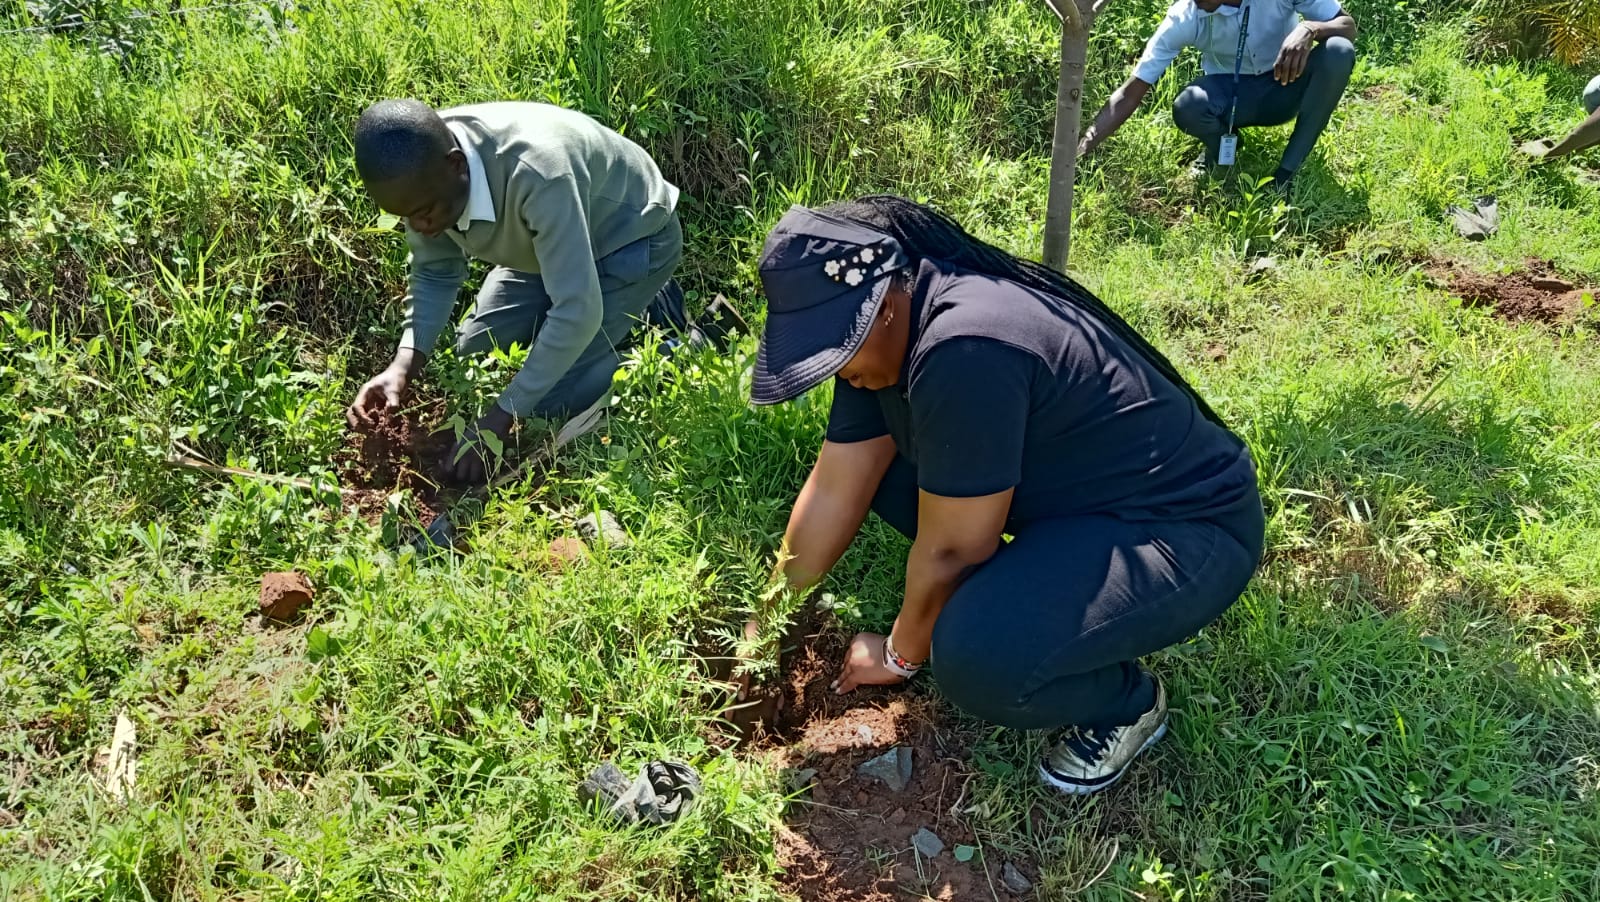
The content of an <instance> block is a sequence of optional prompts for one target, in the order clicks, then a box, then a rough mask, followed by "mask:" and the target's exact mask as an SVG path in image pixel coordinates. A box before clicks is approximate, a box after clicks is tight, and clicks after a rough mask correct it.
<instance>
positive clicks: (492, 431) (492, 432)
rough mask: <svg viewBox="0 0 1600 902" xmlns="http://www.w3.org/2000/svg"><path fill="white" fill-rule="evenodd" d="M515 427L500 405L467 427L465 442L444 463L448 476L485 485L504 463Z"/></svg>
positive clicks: (462, 439)
mask: <svg viewBox="0 0 1600 902" xmlns="http://www.w3.org/2000/svg"><path fill="white" fill-rule="evenodd" d="M511 423H512V416H511V414H509V413H506V412H505V411H504V410H502V409H501V407H500V405H498V404H496V405H495V406H493V407H491V408H489V412H488V413H486V414H484V415H483V416H481V417H479V418H478V421H477V422H476V423H473V424H472V425H471V426H468V427H467V432H466V434H465V435H463V436H462V437H461V441H459V442H456V445H455V447H454V448H452V449H450V456H449V457H448V458H446V459H445V462H444V469H445V472H446V473H449V474H450V475H452V476H454V477H455V478H456V479H458V480H460V481H461V482H468V483H476V482H483V481H484V480H485V479H487V478H488V476H489V471H490V469H491V468H492V467H493V465H494V464H495V463H497V462H498V461H499V460H500V455H501V453H502V451H503V450H504V448H505V443H506V439H507V437H509V436H510V435H511ZM491 436H492V437H491Z"/></svg>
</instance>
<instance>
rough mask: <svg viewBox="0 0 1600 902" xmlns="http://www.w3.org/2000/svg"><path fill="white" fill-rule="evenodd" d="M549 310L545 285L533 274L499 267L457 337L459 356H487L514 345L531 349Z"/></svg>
mask: <svg viewBox="0 0 1600 902" xmlns="http://www.w3.org/2000/svg"><path fill="white" fill-rule="evenodd" d="M549 310H550V295H548V294H546V293H545V290H544V281H543V280H542V279H540V278H539V276H538V275H536V274H534V273H526V272H519V271H517V270H514V269H507V268H505V267H504V266H496V267H495V268H494V269H491V270H490V271H489V274H488V275H487V276H485V277H484V279H483V287H482V288H479V289H478V299H477V302H476V303H474V304H473V305H472V311H471V312H470V313H468V314H467V318H466V321H465V322H463V323H462V324H461V327H460V329H459V331H458V333H457V335H456V353H458V354H462V355H468V354H486V353H488V352H489V351H491V350H493V349H495V348H508V347H510V346H511V345H513V344H519V345H522V346H523V347H525V348H526V347H528V346H529V345H531V344H532V343H533V336H534V333H536V332H538V331H539V327H540V326H541V325H543V324H544V315H545V313H547V312H548V311H549Z"/></svg>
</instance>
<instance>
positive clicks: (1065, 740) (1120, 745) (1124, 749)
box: [1039, 676, 1167, 795]
mask: <svg viewBox="0 0 1600 902" xmlns="http://www.w3.org/2000/svg"><path fill="white" fill-rule="evenodd" d="M1151 679H1153V680H1155V677H1153V676H1152V677H1151ZM1155 683H1156V700H1155V703H1154V704H1152V705H1151V706H1150V710H1148V711H1146V712H1144V714H1142V715H1140V716H1139V719H1138V720H1136V721H1134V722H1133V723H1131V724H1124V725H1122V726H1113V727H1068V728H1067V730H1066V732H1064V733H1063V734H1062V735H1061V737H1060V738H1059V739H1057V740H1056V743H1055V745H1054V746H1053V747H1051V749H1050V751H1049V752H1048V753H1046V754H1045V756H1044V760H1043V761H1041V762H1039V776H1040V777H1042V778H1043V779H1044V781H1045V782H1046V783H1048V784H1049V785H1051V786H1054V787H1055V788H1057V789H1059V790H1061V791H1062V792H1064V793H1067V794H1069V795H1089V794H1091V793H1096V792H1099V791H1100V790H1102V789H1105V788H1106V787H1108V786H1110V785H1111V784H1113V783H1115V782H1117V781H1118V780H1120V779H1122V775H1123V774H1124V773H1126V772H1127V770H1128V765H1130V764H1132V763H1133V759H1135V758H1137V757H1139V753H1140V752H1143V751H1144V750H1145V749H1147V748H1149V747H1151V746H1152V745H1155V744H1156V743H1157V742H1158V741H1160V739H1161V737H1163V736H1165V735H1167V690H1166V689H1165V688H1164V687H1163V686H1162V685H1161V681H1160V680H1155Z"/></svg>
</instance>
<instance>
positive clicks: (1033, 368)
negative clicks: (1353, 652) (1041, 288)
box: [828, 260, 1260, 523]
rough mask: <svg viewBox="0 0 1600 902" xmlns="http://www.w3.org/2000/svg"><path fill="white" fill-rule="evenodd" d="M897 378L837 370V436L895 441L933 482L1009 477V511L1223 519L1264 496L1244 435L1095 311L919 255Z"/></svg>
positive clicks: (960, 491)
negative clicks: (852, 377) (880, 382)
mask: <svg viewBox="0 0 1600 902" xmlns="http://www.w3.org/2000/svg"><path fill="white" fill-rule="evenodd" d="M911 310H912V314H911V315H912V332H911V339H910V345H909V347H908V349H907V354H906V363H905V367H904V369H903V370H902V372H901V380H900V383H899V384H898V385H895V386H891V387H889V388H886V389H882V390H880V391H868V390H866V389H859V388H854V387H852V386H851V385H850V384H849V383H847V382H844V381H843V380H840V379H835V380H834V383H835V384H834V395H833V408H832V411H831V413H830V414H829V418H828V440H829V441H833V442H858V441H865V440H867V439H871V438H877V437H879V436H882V435H889V436H892V437H893V438H894V443H895V447H896V448H897V449H898V451H899V452H900V454H901V455H903V456H904V457H905V458H907V459H908V460H909V461H911V463H912V464H914V465H915V467H916V471H917V484H918V486H919V487H920V488H922V489H923V490H924V491H927V492H930V493H932V494H935V495H943V496H948V497H958V498H970V497H979V496H983V495H991V494H994V493H996V492H1003V491H1005V490H1006V489H1009V488H1015V489H1016V493H1015V494H1014V495H1013V497H1012V502H1011V520H1012V522H1014V523H1015V522H1026V521H1028V520H1035V519H1040V518H1045V517H1061V516H1072V515H1077V514H1114V515H1116V516H1119V517H1122V518H1124V519H1129V520H1166V519H1191V518H1201V517H1211V516H1219V515H1223V514H1227V513H1230V512H1232V511H1235V510H1238V509H1239V508H1240V506H1241V505H1247V504H1255V505H1259V504H1260V500H1259V496H1258V495H1257V493H1256V481H1255V467H1254V465H1253V464H1252V463H1251V461H1250V455H1249V452H1248V451H1247V450H1246V448H1245V446H1244V443H1243V442H1241V441H1240V440H1239V439H1238V438H1237V437H1235V436H1234V435H1233V434H1232V433H1231V432H1229V431H1228V430H1227V429H1224V428H1223V427H1221V426H1219V425H1217V424H1215V423H1213V422H1211V421H1210V420H1207V419H1206V418H1205V416H1204V415H1203V414H1202V413H1201V412H1200V409H1199V407H1198V406H1197V405H1196V404H1195V402H1194V399H1193V398H1191V397H1190V396H1189V394H1188V393H1187V392H1185V391H1184V390H1183V389H1181V388H1179V387H1178V386H1177V385H1175V384H1173V383H1172V382H1171V381H1170V380H1168V379H1167V378H1166V377H1165V376H1162V375H1161V373H1160V372H1158V371H1157V370H1156V368H1155V367H1154V366H1153V365H1151V364H1150V362H1149V361H1148V360H1146V359H1145V358H1144V356H1143V355H1142V354H1140V353H1139V352H1138V351H1137V350H1136V349H1135V348H1133V347H1132V346H1130V345H1128V344H1127V343H1125V342H1124V341H1123V340H1122V339H1120V338H1118V337H1117V335H1116V334H1115V333H1113V332H1112V331H1111V330H1110V329H1108V328H1106V327H1105V326H1104V325H1103V324H1102V323H1101V322H1100V321H1099V320H1098V319H1097V318H1095V317H1094V316H1092V315H1091V314H1088V313H1085V312H1083V311H1081V310H1079V309H1078V308H1077V307H1075V306H1073V305H1072V304H1071V303H1069V302H1068V301H1065V300H1063V299H1061V298H1058V297H1055V296H1053V295H1049V294H1045V293H1042V292H1037V291H1033V290H1031V289H1028V288H1025V287H1023V286H1021V285H1018V284H1016V283H1014V282H1011V281H1008V280H1004V279H996V278H993V277H991V276H986V275H981V274H977V273H972V272H968V271H965V270H961V269H957V268H955V267H952V266H949V265H948V264H945V263H942V262H939V261H933V260H927V261H924V262H923V264H922V267H921V270H920V272H919V273H918V277H917V288H916V291H915V292H914V294H913V299H912V307H911Z"/></svg>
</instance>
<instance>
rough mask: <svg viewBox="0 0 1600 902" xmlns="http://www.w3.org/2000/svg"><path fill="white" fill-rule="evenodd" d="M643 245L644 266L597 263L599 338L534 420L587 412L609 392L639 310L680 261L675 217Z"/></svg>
mask: <svg viewBox="0 0 1600 902" xmlns="http://www.w3.org/2000/svg"><path fill="white" fill-rule="evenodd" d="M647 242H648V257H647V258H646V259H645V260H629V261H626V262H621V261H617V262H608V261H610V258H607V259H606V260H602V261H600V291H601V294H602V296H603V298H604V301H605V314H604V318H603V319H602V321H601V324H600V333H599V334H598V335H596V336H595V338H594V341H592V342H591V343H590V344H589V347H587V348H585V349H584V351H583V353H582V354H581V355H579V356H578V360H577V362H576V363H574V364H573V365H572V369H570V370H568V371H567V374H566V375H565V376H563V377H561V379H560V380H559V381H557V382H556V384H555V386H554V387H552V388H551V389H550V392H549V394H547V395H545V397H544V399H543V400H541V401H540V402H539V404H538V406H537V407H535V408H534V410H533V413H534V415H535V416H538V417H543V418H545V419H559V418H564V417H567V416H571V415H573V414H576V413H579V412H582V411H585V410H587V409H588V408H590V407H592V406H593V405H594V404H595V403H596V402H598V401H600V400H601V399H602V398H603V397H605V394H606V392H607V391H609V390H610V388H611V380H612V377H613V376H615V375H616V372H617V367H619V366H621V364H622V350H623V349H624V348H626V347H627V337H628V334H629V333H630V332H631V331H632V330H633V329H634V328H635V327H636V326H638V325H639V322H640V319H641V317H642V315H643V314H644V312H645V309H646V308H647V307H649V306H650V303H651V302H652V300H654V299H655V297H656V294H657V293H658V292H660V291H661V290H662V289H663V288H664V287H665V286H666V285H667V283H668V282H669V281H670V280H671V279H672V274H673V272H674V271H675V270H676V269H677V268H678V262H679V261H680V260H681V259H683V232H682V229H681V227H680V226H679V224H678V218H677V216H673V217H672V219H671V220H670V221H669V222H668V224H667V226H666V227H665V228H663V229H662V230H661V231H660V232H657V233H656V234H655V235H652V236H651V237H650V238H649V239H647ZM641 270H642V271H641Z"/></svg>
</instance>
